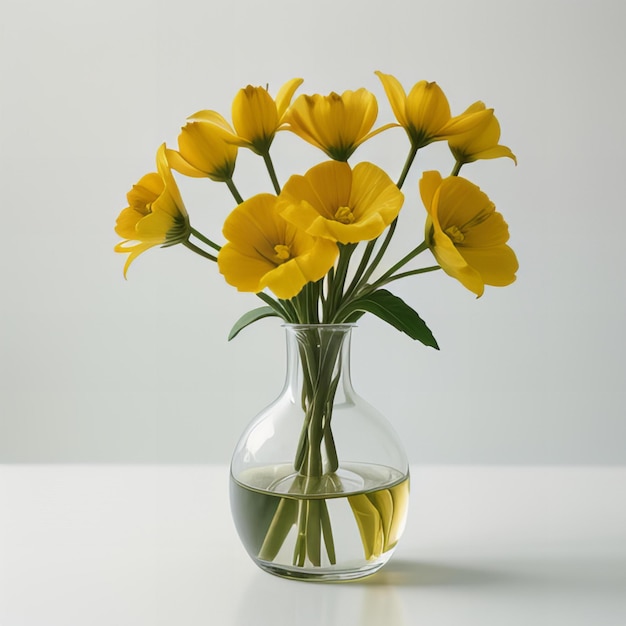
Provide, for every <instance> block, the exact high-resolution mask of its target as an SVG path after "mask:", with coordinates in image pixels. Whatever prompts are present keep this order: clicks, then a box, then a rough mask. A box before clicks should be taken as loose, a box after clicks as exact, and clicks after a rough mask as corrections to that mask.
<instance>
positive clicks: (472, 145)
mask: <svg viewBox="0 0 626 626" xmlns="http://www.w3.org/2000/svg"><path fill="white" fill-rule="evenodd" d="M485 110H487V111H488V112H491V115H488V116H487V117H485V118H484V119H483V120H482V121H481V123H480V124H479V125H477V126H475V127H474V128H473V129H472V130H470V131H468V132H466V133H462V134H461V135H455V136H454V137H450V138H449V139H448V145H449V146H450V150H451V151H452V154H453V156H454V158H455V159H456V160H457V162H458V163H461V164H463V163H471V162H472V161H477V160H478V159H497V158H499V157H509V158H510V159H513V161H515V164H516V165H517V159H516V158H515V155H514V154H513V153H512V152H511V149H510V148H507V147H506V146H500V145H498V141H500V124H499V123H498V120H497V119H496V116H495V115H494V114H493V109H486V107H485V104H484V102H474V104H472V105H471V106H469V107H468V108H467V110H466V111H465V113H464V115H471V114H472V113H477V112H479V111H485Z"/></svg>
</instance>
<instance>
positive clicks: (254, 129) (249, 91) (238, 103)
mask: <svg viewBox="0 0 626 626" xmlns="http://www.w3.org/2000/svg"><path fill="white" fill-rule="evenodd" d="M302 82H303V80H302V78H293V79H292V80H290V81H287V82H286V83H285V84H284V85H283V86H282V87H281V88H280V90H279V92H278V94H277V96H276V100H274V99H273V98H272V96H270V94H269V92H268V91H267V89H266V88H265V87H253V86H252V85H248V86H247V87H246V88H245V89H240V90H239V91H238V92H237V95H236V96H235V98H234V100H233V105H232V116H233V126H234V127H235V132H234V133H233V132H232V131H231V132H230V137H229V140H230V141H231V142H232V143H234V144H235V145H238V146H242V147H245V148H250V150H252V151H254V152H256V153H257V154H261V155H263V154H267V153H268V151H269V149H270V146H271V145H272V141H273V140H274V136H275V135H276V133H277V132H278V131H279V130H281V127H282V126H283V123H284V117H285V113H286V112H287V109H288V108H289V105H290V104H291V99H292V98H293V94H294V93H295V91H296V89H297V88H298V87H299V86H300V85H301V84H302ZM216 116H219V114H217V113H215V111H199V112H198V113H196V114H195V115H194V116H192V117H193V119H194V120H198V121H207V122H214V120H215V118H216ZM220 117H221V116H220Z"/></svg>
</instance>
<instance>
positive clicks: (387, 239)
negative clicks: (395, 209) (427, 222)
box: [354, 217, 398, 291]
mask: <svg viewBox="0 0 626 626" xmlns="http://www.w3.org/2000/svg"><path fill="white" fill-rule="evenodd" d="M397 224H398V218H397V217H396V219H395V220H393V222H391V224H390V225H389V230H388V231H387V234H386V235H385V239H384V240H383V244H382V246H381V247H380V250H379V251H378V254H377V255H376V257H375V258H374V260H373V261H372V263H371V265H370V266H369V267H368V268H367V270H366V271H365V272H364V273H363V276H362V277H361V279H360V280H359V282H358V283H357V285H356V287H355V288H354V290H355V291H357V290H359V289H360V288H361V287H363V285H365V284H366V283H367V281H368V280H369V279H370V277H371V275H372V274H373V273H374V270H375V269H376V268H377V267H378V264H379V263H380V262H381V260H382V258H383V256H385V252H386V251H387V248H388V247H389V244H390V243H391V239H392V238H393V234H394V232H395V230H396V226H397Z"/></svg>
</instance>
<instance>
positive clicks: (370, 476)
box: [230, 324, 409, 580]
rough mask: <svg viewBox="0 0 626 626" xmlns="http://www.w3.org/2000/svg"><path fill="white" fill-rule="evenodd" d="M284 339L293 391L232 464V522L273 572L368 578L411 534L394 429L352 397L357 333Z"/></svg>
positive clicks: (255, 425)
mask: <svg viewBox="0 0 626 626" xmlns="http://www.w3.org/2000/svg"><path fill="white" fill-rule="evenodd" d="M285 330H286V334H287V374H286V382H285V386H284V388H283V390H282V392H281V393H280V395H279V396H278V398H277V399H276V400H275V401H274V402H273V403H272V404H270V405H269V406H268V407H266V408H265V409H264V410H263V411H261V412H260V413H259V414H258V415H257V416H256V418H255V419H254V420H253V421H252V422H251V424H250V425H249V426H248V428H247V429H246V430H245V432H244V433H243V435H242V437H241V439H240V440H239V443H238V444H237V446H236V449H235V452H234V454H233V458H232V462H231V476H230V495H231V509H232V514H233V519H234V521H235V525H236V528H237V531H238V533H239V536H240V538H241V541H242V543H243V545H244V546H245V548H246V550H247V552H248V554H249V555H250V556H251V558H252V559H253V560H254V561H255V562H256V563H257V565H259V566H260V567H261V568H262V569H264V570H266V571H268V572H271V573H273V574H276V575H279V576H284V577H288V578H297V579H302V580H316V579H317V580H349V579H353V578H360V577H363V576H367V575H369V574H372V573H374V572H375V571H377V570H378V569H379V568H380V567H382V566H383V565H384V564H385V563H386V562H387V561H388V559H389V558H390V557H391V555H392V553H393V551H394V549H395V546H396V544H397V542H398V540H399V539H400V536H401V535H402V532H403V530H404V526H405V522H406V515H407V508H408V496H409V471H408V463H407V458H406V454H405V452H404V448H403V446H402V443H401V441H400V440H399V438H398V436H397V434H396V433H395V431H394V430H393V428H392V426H391V425H390V423H389V422H388V421H387V420H386V419H385V418H384V417H383V416H382V415H381V414H380V412H379V411H377V410H376V409H374V408H373V407H372V406H371V405H370V404H368V403H367V402H366V401H365V400H364V399H363V398H361V397H360V396H359V395H358V394H357V393H356V392H355V391H354V389H353V387H352V382H351V379H350V337H351V332H352V325H349V324H339V325H329V324H319V325H287V326H285Z"/></svg>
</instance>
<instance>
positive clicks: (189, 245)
mask: <svg viewBox="0 0 626 626" xmlns="http://www.w3.org/2000/svg"><path fill="white" fill-rule="evenodd" d="M183 245H184V246H185V247H186V248H189V249H190V250H191V251H193V252H195V253H196V254H199V255H200V256H202V257H204V258H205V259H209V260H210V261H217V257H215V256H213V255H212V254H210V253H209V252H207V251H206V250H203V249H202V248H199V247H198V246H196V245H195V244H193V243H191V241H184V242H183Z"/></svg>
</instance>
